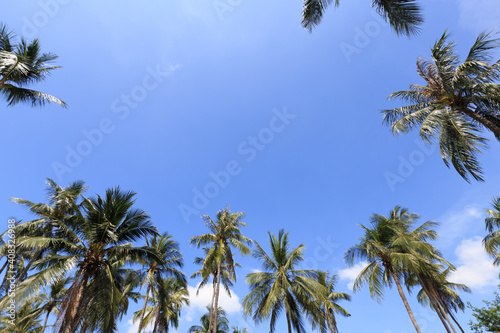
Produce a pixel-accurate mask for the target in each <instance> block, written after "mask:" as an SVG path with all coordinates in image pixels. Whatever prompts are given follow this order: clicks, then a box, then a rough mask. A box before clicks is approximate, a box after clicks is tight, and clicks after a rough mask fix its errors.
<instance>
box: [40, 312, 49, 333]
mask: <svg viewBox="0 0 500 333" xmlns="http://www.w3.org/2000/svg"><path fill="white" fill-rule="evenodd" d="M49 315H50V311H47V316H45V321H44V322H43V327H42V332H41V333H43V332H44V331H45V327H46V326H47V319H49Z"/></svg>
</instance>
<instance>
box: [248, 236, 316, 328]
mask: <svg viewBox="0 0 500 333" xmlns="http://www.w3.org/2000/svg"><path fill="white" fill-rule="evenodd" d="M268 234H269V246H270V248H271V252H270V254H267V253H266V252H265V251H264V249H262V247H261V246H260V245H259V244H258V243H257V242H255V245H256V247H257V249H256V250H255V251H254V253H253V257H254V258H256V259H258V260H260V261H261V262H262V268H263V272H258V273H251V274H249V275H247V278H246V282H247V283H248V284H249V286H250V293H249V294H248V295H247V296H246V297H245V298H244V300H243V309H244V312H245V315H252V317H253V319H254V320H255V322H257V323H258V322H261V321H263V320H265V319H267V318H271V321H270V331H271V332H274V331H275V328H276V322H277V319H278V317H279V315H280V314H281V312H282V310H284V311H285V316H286V320H287V324H288V333H292V328H293V330H295V331H296V332H297V333H303V332H306V331H305V328H304V323H303V319H302V314H301V311H302V310H304V311H306V312H307V311H312V310H313V309H311V308H308V306H311V304H312V302H311V301H310V300H311V299H314V296H313V295H315V294H316V293H317V283H316V281H315V279H316V278H317V275H318V274H317V272H316V271H313V270H299V269H296V266H297V265H298V264H299V263H300V262H302V261H303V260H304V257H303V256H302V253H303V251H304V245H302V244H301V245H299V246H298V247H296V248H295V249H290V247H289V241H288V234H289V233H285V231H284V230H283V229H281V230H280V231H279V234H278V237H276V236H275V235H272V234H271V233H270V232H268Z"/></svg>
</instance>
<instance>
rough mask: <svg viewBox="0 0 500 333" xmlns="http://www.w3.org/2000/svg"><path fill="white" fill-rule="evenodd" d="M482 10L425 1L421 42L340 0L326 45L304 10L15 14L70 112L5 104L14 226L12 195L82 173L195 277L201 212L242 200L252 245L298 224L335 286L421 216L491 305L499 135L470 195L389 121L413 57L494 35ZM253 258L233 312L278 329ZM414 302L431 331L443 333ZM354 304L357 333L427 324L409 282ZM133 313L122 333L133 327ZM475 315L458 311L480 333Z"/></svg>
mask: <svg viewBox="0 0 500 333" xmlns="http://www.w3.org/2000/svg"><path fill="white" fill-rule="evenodd" d="M421 2H423V1H421ZM471 3H472V2H471V1H466V0H440V1H426V2H425V3H423V5H424V16H425V20H426V21H425V24H424V25H423V30H422V32H421V34H420V35H418V36H417V37H413V38H411V39H408V38H405V37H401V38H398V37H397V36H396V35H395V34H394V33H393V32H392V31H391V30H390V29H389V28H388V26H387V25H386V24H384V23H383V22H382V21H381V20H380V18H379V17H378V16H377V15H376V14H374V12H373V10H372V9H371V7H370V2H369V1H364V2H353V1H343V2H342V3H341V6H340V7H339V8H338V9H333V8H331V9H330V10H329V11H328V12H327V13H326V15H325V18H324V20H323V22H322V24H321V25H320V26H319V27H318V28H317V29H315V30H314V32H313V33H312V34H309V33H307V32H306V31H304V30H303V29H301V27H300V12H301V1H296V2H295V3H290V2H289V1H284V0H275V1H272V2H269V1H266V2H264V1H252V2H251V1H246V0H240V1H236V0H234V1H229V0H215V1H212V0H211V1H200V0H191V1H184V0H181V1H176V2H165V1H148V2H139V1H116V0H115V1H107V2H105V3H103V2H101V1H99V2H98V1H86V2H85V3H81V2H77V1H71V0H64V1H63V0H41V1H29V2H23V4H22V5H21V4H20V3H18V2H9V3H6V4H4V5H3V8H4V10H3V12H4V13H5V14H4V15H3V16H2V17H1V18H0V20H1V21H3V22H4V23H7V24H8V25H9V27H10V28H11V29H13V30H14V31H16V32H18V33H19V34H24V35H25V36H26V37H29V38H34V37H39V38H40V40H41V43H42V48H43V50H44V51H46V52H49V51H50V52H53V53H56V54H57V55H59V59H58V60H57V64H58V65H61V66H63V68H62V69H59V70H57V71H55V72H54V73H53V75H52V76H51V77H50V78H49V80H48V81H47V82H46V83H43V84H41V85H39V86H37V87H36V88H37V89H40V90H43V91H45V92H48V93H51V94H54V95H56V96H57V97H59V98H61V99H63V100H64V101H66V102H67V103H68V104H69V105H70V107H69V109H68V110H64V109H61V108H58V107H56V106H48V107H45V108H43V109H39V108H31V107H29V106H17V107H15V108H2V112H0V149H1V151H2V152H3V155H4V162H3V166H2V170H3V172H2V186H1V188H0V212H1V213H2V218H3V219H4V220H5V224H6V223H7V219H8V218H10V217H15V218H18V219H23V220H29V219H31V218H32V216H30V215H29V214H28V213H27V212H26V211H25V210H23V209H22V208H20V207H18V206H16V205H15V204H13V203H11V202H9V199H10V198H11V197H21V198H25V199H29V200H32V201H39V202H42V201H44V200H45V197H44V187H45V183H44V182H45V178H47V177H49V178H52V179H54V180H55V181H57V182H58V183H59V184H60V185H63V186H65V185H66V184H68V183H69V182H71V181H74V180H77V179H82V180H84V181H85V182H86V184H87V185H88V186H89V191H88V194H89V195H92V194H95V193H103V192H104V190H105V189H106V188H109V187H113V186H116V185H120V186H121V187H122V188H124V189H131V190H134V191H136V192H137V193H138V195H137V198H138V200H137V206H138V207H140V208H143V209H145V210H147V211H148V212H149V213H150V215H151V216H152V218H153V220H154V222H155V223H156V225H157V226H158V227H159V229H160V230H161V231H168V232H169V233H171V234H172V235H173V236H174V237H175V239H176V240H177V241H178V242H179V243H180V245H181V249H182V251H183V253H184V255H185V262H186V265H185V269H184V270H185V272H186V273H187V274H188V275H190V274H191V273H192V272H194V271H195V270H196V267H195V266H194V265H192V264H191V263H192V261H193V259H194V257H195V256H197V255H200V254H201V251H199V250H197V249H195V248H193V247H190V246H189V243H188V240H189V238H191V237H193V236H195V235H199V234H202V233H204V232H206V230H205V228H204V225H203V223H202V221H201V219H200V215H201V214H208V215H210V216H215V214H216V212H217V210H219V209H222V208H224V207H225V206H226V205H230V207H231V209H232V210H235V211H244V212H245V213H246V219H245V221H246V222H247V223H248V226H247V227H246V228H245V229H244V233H245V234H246V235H247V236H248V237H251V238H253V239H255V240H256V241H258V242H259V243H260V244H263V245H264V247H265V248H267V247H266V246H267V231H271V232H272V233H277V232H278V231H279V229H281V228H285V229H286V230H287V231H289V232H290V237H291V241H292V245H294V246H297V245H299V244H301V243H303V244H305V245H306V251H305V258H306V266H307V267H309V268H320V269H324V270H329V271H330V272H331V273H337V274H339V282H338V285H337V290H338V291H345V292H347V291H349V290H348V285H349V284H350V283H352V279H353V277H355V275H356V273H357V270H356V267H354V268H350V269H348V268H347V267H346V266H345V264H344V263H343V260H342V258H343V254H344V252H345V250H346V249H347V248H349V247H350V246H352V245H354V244H355V243H356V242H357V240H358V238H359V237H360V236H361V228H360V227H359V226H358V225H359V224H366V223H368V218H369V216H370V215H371V214H372V213H379V214H387V213H388V212H389V210H391V209H392V208H393V207H394V206H395V205H402V206H404V207H408V208H409V209H410V210H411V211H413V212H416V213H419V214H421V222H424V221H426V220H436V221H439V222H441V226H440V229H439V231H440V234H441V238H440V240H439V241H438V242H437V243H436V245H437V246H438V247H440V248H441V249H442V250H443V252H444V254H445V256H446V257H447V258H448V260H450V261H451V262H453V263H454V264H455V265H456V266H457V267H458V269H457V273H456V276H455V278H456V279H457V282H463V283H467V284H469V285H470V286H471V287H472V290H473V294H472V295H464V296H463V298H464V300H467V301H471V302H473V304H475V305H478V306H479V305H480V300H482V299H489V298H492V291H494V290H495V289H496V285H497V284H498V282H499V281H498V272H499V269H498V268H494V267H493V266H492V265H491V260H489V259H488V258H487V257H486V256H485V255H484V254H483V252H482V251H481V250H480V239H481V238H482V237H483V236H484V235H485V231H484V217H485V212H484V210H485V209H486V208H489V205H490V203H491V200H492V198H493V196H496V195H498V194H499V185H500V175H499V173H498V165H499V163H500V157H499V156H500V154H499V153H500V146H499V145H498V143H497V142H494V141H490V142H491V145H490V148H489V149H488V150H486V151H485V154H484V156H481V157H480V161H481V163H482V166H483V169H484V173H485V178H486V182H485V183H472V184H468V183H466V182H465V181H463V180H462V179H461V178H460V177H459V176H458V174H457V173H456V172H455V171H452V170H449V169H447V168H446V167H445V165H444V163H443V162H442V160H441V158H440V156H439V152H438V150H437V149H432V148H431V147H426V146H423V145H421V143H420V141H419V140H418V137H417V136H416V135H415V134H414V133H413V134H410V135H406V136H404V137H393V136H392V134H390V133H389V131H388V129H387V128H386V127H384V126H383V125H382V124H381V115H380V113H379V110H381V109H384V108H390V107H394V106H397V105H398V103H397V102H388V101H387V96H388V95H389V94H390V93H391V92H393V91H397V90H404V89H407V88H408V85H409V84H410V83H420V80H419V77H418V75H417V73H416V71H415V61H416V59H417V57H419V56H424V57H429V50H430V47H431V45H432V44H433V43H434V42H435V40H436V39H437V38H439V37H440V36H441V34H442V33H443V32H444V30H445V29H448V31H449V32H451V33H452V37H453V39H454V40H456V41H457V43H458V46H457V47H458V50H459V51H460V53H461V54H462V55H464V54H465V52H466V51H467V49H468V48H469V47H470V45H471V44H472V43H473V41H474V39H475V37H477V34H478V33H479V32H481V31H483V30H485V29H487V30H491V29H493V28H496V27H498V17H499V15H500V5H499V4H498V3H497V1H495V0H481V1H474V2H473V3H474V5H471ZM224 4H225V6H224ZM221 8H223V9H221ZM217 9H219V11H218V10H217ZM360 31H361V32H360ZM497 56H498V54H497ZM3 105H5V103H3ZM490 139H492V137H490ZM394 175H396V176H398V177H401V178H398V180H399V181H397V182H394V181H388V177H389V179H394V178H393V176H394ZM215 179H217V180H215ZM199 193H201V194H202V195H200V194H199ZM201 196H203V198H202V197H201ZM239 261H240V262H241V263H242V266H243V267H242V268H241V269H240V270H239V272H238V276H239V279H238V282H237V284H236V286H235V288H234V292H233V297H232V298H231V299H226V300H224V302H223V305H225V306H226V310H227V311H228V312H229V318H230V319H231V323H232V324H233V325H238V326H247V327H249V328H250V331H251V332H268V323H267V322H266V323H262V324H260V325H259V326H254V324H253V323H252V322H251V321H250V320H248V322H245V320H244V318H242V313H241V309H240V307H239V303H241V300H242V299H243V298H244V297H245V295H246V294H247V292H248V288H247V286H246V285H245V283H244V276H245V275H246V274H248V273H251V272H253V271H254V270H256V269H259V263H258V262H256V261H254V260H253V259H251V258H241V257H239ZM197 283H198V281H196V280H191V281H190V285H191V287H192V288H195V287H196V284H197ZM193 290H194V289H193ZM349 292H350V291H349ZM351 293H352V292H351ZM202 296H203V293H202ZM205 296H206V297H205V298H203V297H199V298H194V297H193V299H192V306H191V307H190V309H189V310H187V311H186V312H185V315H184V316H183V319H182V321H181V325H180V327H179V331H180V332H185V331H186V330H187V328H188V327H189V326H191V325H193V324H195V323H198V318H199V317H200V316H201V314H202V313H203V310H204V302H206V299H207V298H208V297H209V295H208V294H207V295H205ZM410 298H411V306H412V308H413V310H414V312H415V316H416V318H417V320H418V322H419V323H420V325H421V328H422V331H423V332H441V331H442V328H441V324H440V322H439V320H438V318H437V317H435V316H434V315H433V314H432V313H430V312H429V310H428V309H423V308H422V307H420V306H419V305H418V304H416V302H415V301H414V299H413V298H414V297H413V296H410ZM342 305H344V306H345V308H346V309H347V310H348V311H349V312H351V314H352V317H350V318H345V319H344V318H340V319H339V327H340V330H341V331H343V332H359V331H363V330H366V329H370V331H372V332H380V333H395V332H411V331H413V327H412V325H411V323H410V322H409V320H408V316H407V314H406V312H405V310H404V307H403V306H402V302H401V300H400V299H399V297H398V295H397V291H396V290H395V289H394V290H389V289H387V291H386V297H385V299H384V301H383V302H382V303H380V304H377V303H376V302H375V301H373V300H371V299H370V297H369V294H368V292H367V291H366V290H363V291H361V292H359V293H356V294H354V296H353V300H352V302H350V303H347V302H345V303H343V304H342ZM133 310H134V309H130V311H129V316H128V318H127V319H125V320H124V321H122V322H121V323H120V332H127V331H128V330H129V329H130V331H133V328H130V326H131V324H130V322H129V319H130V315H131V313H132V311H133ZM470 317H471V315H470V312H469V311H466V313H465V314H460V315H459V320H460V322H461V324H462V326H464V328H466V330H468V327H466V326H467V325H466V323H467V322H468V320H469V318H470ZM280 324H282V325H283V326H280V327H278V331H281V330H282V329H284V327H285V318H284V317H283V318H282V322H281V323H280Z"/></svg>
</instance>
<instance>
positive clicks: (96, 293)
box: [18, 187, 157, 333]
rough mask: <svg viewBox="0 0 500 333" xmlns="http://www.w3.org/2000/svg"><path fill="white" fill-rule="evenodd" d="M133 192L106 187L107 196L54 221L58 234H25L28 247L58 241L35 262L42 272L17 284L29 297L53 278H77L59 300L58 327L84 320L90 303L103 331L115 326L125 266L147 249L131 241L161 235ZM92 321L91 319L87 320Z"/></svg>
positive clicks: (64, 331) (68, 331)
mask: <svg viewBox="0 0 500 333" xmlns="http://www.w3.org/2000/svg"><path fill="white" fill-rule="evenodd" d="M134 197H135V193H134V192H131V191H130V192H124V191H122V190H121V189H120V188H119V187H116V188H113V189H108V190H106V195H105V196H104V198H101V196H99V195H97V196H96V197H95V198H91V199H85V200H84V202H83V212H79V213H78V214H75V216H76V217H77V218H75V219H70V220H68V221H66V223H64V222H62V221H56V223H57V227H58V229H59V230H60V231H61V232H60V235H62V236H64V237H60V238H45V237H33V238H32V239H26V240H23V242H22V245H23V246H24V247H28V248H30V247H43V246H47V247H48V246H50V244H55V245H56V247H58V248H59V249H60V250H59V251H58V253H50V254H47V255H46V256H45V257H44V258H42V259H40V261H39V263H38V264H37V268H38V269H39V272H38V273H36V274H34V275H32V276H30V277H28V278H27V279H25V280H24V281H23V283H21V285H20V286H19V291H18V292H19V294H20V295H21V297H26V296H28V295H30V294H32V293H34V292H37V291H38V290H39V286H40V285H44V284H47V282H48V281H49V280H50V279H53V278H60V277H62V276H64V275H65V274H67V273H68V272H71V273H72V276H73V283H72V284H71V286H70V287H69V289H68V292H67V293H66V296H65V298H64V300H63V302H62V304H61V312H60V314H59V316H58V320H57V326H58V332H60V333H72V332H76V331H77V330H78V327H79V325H80V323H81V322H85V320H82V318H85V314H86V311H87V309H89V308H91V309H92V313H93V318H96V320H97V322H95V323H93V325H94V326H96V327H99V331H101V332H111V331H113V330H114V329H115V327H116V315H117V314H118V313H119V310H120V306H121V302H120V301H121V299H122V298H121V295H122V291H123V286H124V282H125V277H124V275H123V274H122V271H121V270H122V268H123V267H124V266H125V265H127V264H132V263H137V262H138V258H140V257H143V256H146V254H147V253H148V252H147V249H145V248H139V247H135V246H133V245H132V242H134V241H137V240H138V239H141V238H144V237H148V236H154V235H157V230H156V228H155V227H154V226H153V225H152V223H151V221H150V220H149V215H148V214H147V213H146V212H145V211H143V210H140V209H136V208H134V207H133V205H134V202H135V199H134ZM87 322H88V321H87Z"/></svg>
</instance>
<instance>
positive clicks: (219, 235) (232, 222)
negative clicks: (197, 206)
mask: <svg viewBox="0 0 500 333" xmlns="http://www.w3.org/2000/svg"><path fill="white" fill-rule="evenodd" d="M243 217H244V213H243V212H235V213H231V211H230V209H229V206H227V207H226V208H225V209H224V210H220V211H218V212H217V221H216V222H214V221H213V220H212V219H211V218H210V217H209V216H207V215H204V216H203V220H204V222H205V225H206V226H207V227H208V228H209V230H210V233H207V234H203V235H201V236H196V237H193V238H191V239H190V242H191V244H193V245H196V247H198V248H199V247H204V246H207V245H208V246H210V248H209V250H208V253H207V258H210V260H205V261H204V267H202V268H208V267H210V268H212V267H216V271H215V274H216V275H215V277H216V278H217V279H216V280H215V279H214V283H215V286H214V294H213V307H211V316H210V318H211V320H210V323H211V324H213V323H214V322H215V318H217V311H218V307H219V306H218V304H219V292H220V285H221V283H220V280H221V276H222V274H221V268H222V266H223V265H227V266H226V267H227V270H228V272H229V274H230V275H231V276H232V279H234V280H236V274H235V271H234V267H235V265H234V260H233V253H232V251H231V247H234V248H235V249H236V250H238V251H239V252H240V253H241V254H242V255H246V254H250V253H251V251H250V249H249V248H248V246H249V245H251V244H252V240H251V239H249V238H247V237H245V236H243V235H242V234H241V230H240V228H242V227H244V226H246V223H245V222H243V221H241V220H242V219H243ZM210 328H211V329H212V332H214V333H215V328H216V327H215V325H213V327H212V326H211V327H210Z"/></svg>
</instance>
